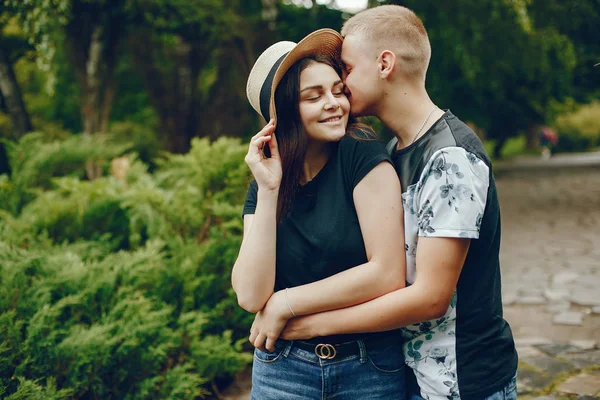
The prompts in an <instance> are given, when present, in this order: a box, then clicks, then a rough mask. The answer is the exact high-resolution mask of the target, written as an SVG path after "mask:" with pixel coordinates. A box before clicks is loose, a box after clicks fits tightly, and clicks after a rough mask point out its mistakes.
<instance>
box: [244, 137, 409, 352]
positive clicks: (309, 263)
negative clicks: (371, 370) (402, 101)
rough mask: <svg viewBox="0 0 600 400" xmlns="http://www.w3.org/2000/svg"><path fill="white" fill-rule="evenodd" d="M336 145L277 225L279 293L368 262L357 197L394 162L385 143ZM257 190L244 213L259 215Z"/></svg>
mask: <svg viewBox="0 0 600 400" xmlns="http://www.w3.org/2000/svg"><path fill="white" fill-rule="evenodd" d="M335 146H336V149H335V150H334V151H333V152H332V155H331V156H330V158H329V160H328V161H327V164H325V166H324V167H323V168H322V169H321V171H319V173H318V174H317V175H316V176H315V177H314V178H313V179H312V180H311V181H310V182H308V183H306V184H305V185H303V186H301V187H300V188H299V189H298V192H297V194H296V196H295V198H294V201H293V203H292V206H291V210H290V212H289V213H288V215H287V216H285V217H284V218H283V220H282V222H281V223H280V224H279V225H278V226H277V246H276V276H275V290H276V291H277V290H281V289H285V288H291V287H295V286H301V285H305V284H308V283H312V282H316V281H319V280H322V279H324V278H327V277H329V276H332V275H335V274H337V273H338V272H341V271H344V270H347V269H349V268H352V267H355V266H358V265H361V264H364V263H366V262H367V261H368V260H367V255H366V250H365V245H364V241H363V237H362V233H361V230H360V224H359V221H358V216H357V214H356V209H355V207H354V200H353V197H352V193H353V191H354V188H355V187H356V185H357V184H358V183H359V182H360V181H361V180H362V179H363V178H364V177H365V176H366V175H367V174H368V173H369V172H370V171H371V170H372V169H373V168H374V167H375V166H377V165H378V164H379V163H381V162H389V161H390V158H389V156H388V155H387V152H386V150H385V146H384V145H383V144H382V143H381V142H379V141H372V140H364V141H359V140H355V139H352V138H350V137H344V138H343V139H342V140H341V141H340V142H339V143H338V144H335ZM257 191H258V187H257V184H256V182H255V181H253V182H252V183H251V184H250V188H249V190H248V195H247V198H246V203H245V205H244V214H254V211H255V209H256V202H257ZM399 245H401V244H399ZM382 279H385V278H384V277H382ZM389 334H394V335H398V332H395V333H390V332H387V333H377V334H361V335H335V336H329V337H327V338H315V339H314V340H313V341H314V342H318V343H342V342H346V341H349V340H354V339H357V338H359V337H360V338H366V337H371V336H373V335H389Z"/></svg>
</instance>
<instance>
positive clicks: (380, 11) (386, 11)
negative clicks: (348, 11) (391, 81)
mask: <svg viewBox="0 0 600 400" xmlns="http://www.w3.org/2000/svg"><path fill="white" fill-rule="evenodd" d="M354 34H357V35H360V36H362V37H363V38H365V39H367V40H369V41H370V43H371V45H372V46H373V49H374V50H375V51H376V52H377V53H380V52H381V51H383V50H390V51H392V52H394V54H395V55H396V63H397V65H398V67H400V69H401V70H402V72H403V73H404V74H406V75H408V76H411V77H415V78H417V77H418V78H421V79H423V81H424V80H425V74H426V73H427V67H428V66H429V60H430V59H431V45H430V44H429V37H428V36H427V31H426V30H425V26H424V25H423V22H421V19H419V17H417V15H416V14H415V13H414V12H412V11H411V10H409V9H408V8H406V7H402V6H397V5H384V6H378V7H374V8H370V9H368V10H365V11H362V12H360V13H358V14H356V15H354V16H353V17H352V18H350V19H349V20H348V21H346V23H345V24H344V26H343V27H342V36H344V37H346V36H349V35H354Z"/></svg>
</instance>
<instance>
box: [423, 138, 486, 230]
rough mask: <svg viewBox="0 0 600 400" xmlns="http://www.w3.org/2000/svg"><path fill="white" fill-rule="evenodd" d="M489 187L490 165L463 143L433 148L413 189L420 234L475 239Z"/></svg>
mask: <svg viewBox="0 0 600 400" xmlns="http://www.w3.org/2000/svg"><path fill="white" fill-rule="evenodd" d="M488 187H489V168H488V166H487V165H486V164H485V163H484V162H483V161H482V160H481V159H479V158H478V157H477V156H476V155H475V154H473V153H470V152H468V151H466V150H465V149H463V148H462V147H447V148H444V149H442V150H438V151H437V152H435V153H434V154H433V156H432V157H431V158H430V159H429V162H428V163H427V165H426V167H425V169H424V170H423V174H422V175H421V179H420V180H419V183H418V185H417V188H416V189H417V190H416V192H417V193H415V194H416V195H417V196H418V201H417V202H416V203H417V204H418V211H417V219H418V226H419V236H426V237H462V238H470V239H478V238H479V229H480V227H481V220H482V218H483V212H484V210H485V203H486V201H487V192H488ZM415 200H416V199H415Z"/></svg>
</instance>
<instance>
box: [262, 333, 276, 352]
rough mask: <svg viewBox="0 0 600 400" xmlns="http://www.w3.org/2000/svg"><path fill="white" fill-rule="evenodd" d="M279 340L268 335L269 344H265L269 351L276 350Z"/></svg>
mask: <svg viewBox="0 0 600 400" xmlns="http://www.w3.org/2000/svg"><path fill="white" fill-rule="evenodd" d="M276 341H277V338H276V337H271V336H267V344H266V345H265V347H266V349H267V351H270V352H274V351H275V342H276Z"/></svg>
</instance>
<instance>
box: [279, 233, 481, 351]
mask: <svg viewBox="0 0 600 400" xmlns="http://www.w3.org/2000/svg"><path fill="white" fill-rule="evenodd" d="M469 245H470V239H457V238H438V237H420V238H419V245H418V247H417V260H416V263H417V277H416V280H415V282H414V284H412V285H411V286H409V287H407V288H404V289H399V290H396V291H394V292H391V293H388V294H386V295H384V296H381V297H379V298H377V299H374V300H371V301H369V302H366V303H363V304H359V305H356V306H353V307H348V308H344V309H339V310H333V311H328V312H323V313H318V314H312V315H308V316H304V317H299V318H294V319H292V320H290V321H288V324H287V325H286V327H285V329H284V331H283V333H282V335H281V337H282V338H284V339H289V340H298V339H309V338H312V337H316V336H327V335H334V334H341V333H361V332H379V331H387V330H392V329H397V328H401V327H405V326H408V325H411V324H415V323H419V322H423V321H428V320H431V319H435V318H439V317H441V316H443V315H444V314H445V312H446V310H447V309H448V306H449V304H450V301H451V300H452V296H453V295H454V291H455V289H456V285H457V282H458V278H459V276H460V272H461V270H462V267H463V265H464V262H465V259H466V257H467V252H468V250H469Z"/></svg>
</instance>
